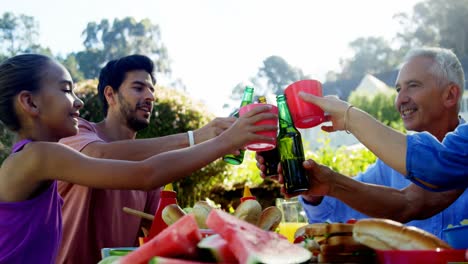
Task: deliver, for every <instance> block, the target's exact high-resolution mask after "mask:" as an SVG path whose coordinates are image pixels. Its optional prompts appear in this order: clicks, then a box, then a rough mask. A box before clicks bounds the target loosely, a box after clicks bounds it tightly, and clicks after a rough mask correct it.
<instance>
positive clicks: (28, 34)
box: [0, 12, 52, 61]
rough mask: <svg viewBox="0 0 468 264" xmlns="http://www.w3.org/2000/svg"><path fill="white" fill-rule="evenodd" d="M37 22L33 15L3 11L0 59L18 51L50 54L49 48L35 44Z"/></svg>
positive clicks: (37, 35)
mask: <svg viewBox="0 0 468 264" xmlns="http://www.w3.org/2000/svg"><path fill="white" fill-rule="evenodd" d="M38 38H39V24H38V23H37V22H36V21H35V20H34V17H31V16H26V15H22V14H20V15H15V14H13V13H11V12H5V13H3V15H2V16H1V17H0V61H2V60H4V59H6V58H8V57H11V56H15V55H17V54H20V53H41V54H45V55H52V53H51V51H50V49H48V48H44V47H42V46H41V45H39V44H37V43H38Z"/></svg>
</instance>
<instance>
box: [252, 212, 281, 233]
mask: <svg viewBox="0 0 468 264" xmlns="http://www.w3.org/2000/svg"><path fill="white" fill-rule="evenodd" d="M282 217H283V215H282V214H281V210H280V209H278V207H276V206H270V207H267V208H265V209H264V210H263V211H262V214H261V216H260V220H259V221H258V227H260V228H261V229H263V230H267V231H275V229H276V228H277V227H278V225H279V223H280V222H281V218H282Z"/></svg>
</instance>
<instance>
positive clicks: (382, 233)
mask: <svg viewBox="0 0 468 264" xmlns="http://www.w3.org/2000/svg"><path fill="white" fill-rule="evenodd" d="M353 237H354V239H355V240H356V241H358V242H360V243H362V244H364V245H366V246H368V247H370V248H373V249H380V250H431V249H436V248H450V246H449V245H448V244H447V243H445V242H444V241H442V240H440V239H439V238H437V237H436V236H434V235H432V234H431V233H429V232H426V231H424V230H422V229H419V228H416V227H413V226H405V225H403V224H401V223H399V222H396V221H392V220H388V219H376V218H373V219H362V220H359V221H357V222H356V223H355V224H354V229H353Z"/></svg>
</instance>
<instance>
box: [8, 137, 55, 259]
mask: <svg viewBox="0 0 468 264" xmlns="http://www.w3.org/2000/svg"><path fill="white" fill-rule="evenodd" d="M29 142H31V140H22V141H20V142H18V143H16V144H15V146H13V148H12V152H13V153H14V152H17V151H20V150H21V149H22V148H23V147H24V145H26V144H28V143H29ZM62 204H63V200H62V198H61V197H60V195H59V194H58V192H57V181H53V182H52V183H51V184H50V186H49V187H48V188H47V189H46V190H44V191H43V192H42V193H40V194H39V195H37V196H36V197H34V198H32V199H30V200H25V201H20V202H0V263H2V264H3V263H41V264H42V263H44V264H46V263H47V264H50V263H54V262H55V258H56V256H57V252H58V248H59V244H60V240H61V238H62V211H61V208H62Z"/></svg>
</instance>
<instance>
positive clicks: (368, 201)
mask: <svg viewBox="0 0 468 264" xmlns="http://www.w3.org/2000/svg"><path fill="white" fill-rule="evenodd" d="M334 178H335V180H334V181H333V187H332V188H331V190H330V193H329V195H330V196H332V197H335V198H337V199H339V200H341V201H342V202H344V203H346V204H347V205H348V206H350V207H351V208H353V209H355V210H357V211H359V212H361V213H363V214H366V215H368V216H370V217H378V218H389V219H394V220H397V221H403V222H405V221H407V220H408V216H407V215H406V213H404V212H405V211H406V205H407V204H408V201H407V198H406V197H405V195H404V193H403V192H402V191H400V190H397V189H393V188H389V187H386V186H381V185H373V184H368V183H362V182H359V181H356V180H353V179H352V178H349V177H346V176H341V177H334Z"/></svg>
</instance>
